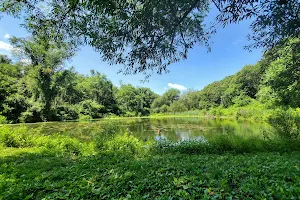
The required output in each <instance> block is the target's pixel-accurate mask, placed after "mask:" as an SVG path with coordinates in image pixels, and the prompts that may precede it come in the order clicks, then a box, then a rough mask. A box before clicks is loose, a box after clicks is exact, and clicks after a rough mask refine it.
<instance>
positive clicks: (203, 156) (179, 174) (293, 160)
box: [0, 123, 300, 200]
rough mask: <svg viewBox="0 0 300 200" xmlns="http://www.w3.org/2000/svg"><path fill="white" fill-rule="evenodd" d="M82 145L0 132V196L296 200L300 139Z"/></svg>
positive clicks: (127, 138) (22, 131) (98, 139)
mask: <svg viewBox="0 0 300 200" xmlns="http://www.w3.org/2000/svg"><path fill="white" fill-rule="evenodd" d="M91 137H92V138H91V140H88V141H87V140H81V139H80V138H74V137H71V136H63V135H57V134H54V135H43V134H41V133H39V132H38V131H36V132H29V130H27V129H26V128H24V127H21V128H19V129H10V128H8V127H1V129H0V139H1V140H0V145H1V147H0V199H5V200H6V199H299V198H300V148H299V146H300V145H299V140H290V141H283V140H279V139H276V138H273V139H262V138H251V137H249V138H241V137H235V136H234V135H229V134H220V136H219V137H214V138H207V141H204V140H202V141H189V142H181V143H176V142H168V141H161V142H154V141H147V142H144V141H140V140H138V139H137V138H135V137H134V136H133V135H131V134H130V133H123V132H122V131H121V130H119V129H118V128H117V127H116V126H114V124H113V123H112V124H106V126H105V128H104V129H103V130H102V131H101V132H99V133H98V134H95V135H93V136H91Z"/></svg>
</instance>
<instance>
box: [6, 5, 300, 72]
mask: <svg viewBox="0 0 300 200" xmlns="http://www.w3.org/2000/svg"><path fill="white" fill-rule="evenodd" d="M212 3H213V4H214V5H215V6H216V7H217V8H218V10H219V12H220V13H219V15H218V17H217V18H216V23H215V26H213V27H211V28H208V29H207V30H205V29H204V24H203V20H204V17H205V16H206V14H207V13H208V10H209V9H208V8H209V1H208V0H201V1H200V0H151V1H148V0H130V1H129V0H126V1H120V0H116V1H112V0H89V1H79V0H61V1H57V0H49V1H47V2H46V3H45V1H42V0H26V1H17V0H13V1H12V0H2V3H1V4H0V11H2V13H5V14H10V15H13V16H19V17H22V18H23V19H25V22H26V23H25V27H26V28H27V29H28V30H29V31H31V32H32V33H33V34H34V35H37V34H40V32H41V31H42V33H43V34H45V33H46V34H47V35H49V36H50V37H53V38H55V39H56V40H60V41H62V40H67V41H70V42H72V43H73V44H83V43H85V44H89V45H91V46H92V47H93V48H94V49H95V50H96V51H98V52H100V53H101V55H102V56H103V59H104V60H105V61H108V62H109V63H111V64H125V67H124V69H123V72H124V73H125V74H131V73H138V72H146V71H147V70H153V71H156V72H158V73H162V72H163V71H166V70H167V66H168V65H169V64H171V63H174V62H177V61H179V60H180V59H185V58H186V57H187V52H188V50H189V49H191V48H192V47H193V46H194V45H196V44H197V43H201V44H205V45H206V46H209V42H208V39H209V37H210V33H213V32H215V31H216V27H217V26H218V25H219V24H221V25H223V26H226V25H227V24H230V23H238V22H240V21H241V20H244V19H247V18H252V19H253V22H252V24H251V28H252V34H251V35H250V36H249V39H251V40H253V41H254V43H253V45H251V46H250V47H249V49H251V48H253V47H254V48H255V47H263V48H265V49H270V48H271V47H274V45H275V44H277V43H278V42H280V41H282V40H284V39H286V38H288V37H298V36H299V33H300V29H299V27H300V14H299V13H300V12H299V10H300V3H299V0H247V1H246V0H213V1H212Z"/></svg>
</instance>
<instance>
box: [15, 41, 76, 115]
mask: <svg viewBox="0 0 300 200" xmlns="http://www.w3.org/2000/svg"><path fill="white" fill-rule="evenodd" d="M11 43H12V45H13V47H14V49H17V50H18V51H17V53H18V54H19V56H21V58H23V59H29V60H30V62H31V66H32V67H31V70H30V71H31V73H30V75H31V78H32V79H33V81H34V82H35V84H34V88H32V89H33V90H32V92H33V98H35V100H40V102H41V103H42V104H43V109H42V110H43V118H44V120H51V119H52V117H53V116H52V109H51V107H52V103H53V101H54V99H55V97H56V95H57V92H58V85H59V84H60V83H61V82H62V81H63V80H62V79H63V78H64V76H63V75H62V74H59V73H57V71H59V70H61V69H62V68H63V65H64V62H65V61H66V60H67V59H69V58H70V57H71V56H72V55H73V53H74V52H73V50H72V48H71V47H70V46H69V45H68V44H67V43H63V42H59V43H57V42H54V41H51V40H50V39H49V38H48V37H47V36H43V37H31V38H29V39H23V38H16V37H13V38H11Z"/></svg>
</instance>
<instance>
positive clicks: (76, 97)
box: [0, 38, 300, 123]
mask: <svg viewBox="0 0 300 200" xmlns="http://www.w3.org/2000/svg"><path fill="white" fill-rule="evenodd" d="M12 44H13V45H14V46H15V48H17V49H19V50H21V51H19V53H18V55H19V57H20V58H21V59H20V60H21V61H22V60H26V59H27V60H29V61H30V64H28V63H27V64H24V63H22V62H14V63H13V62H12V61H11V60H10V59H9V58H7V57H6V56H1V59H0V61H1V63H0V65H1V68H0V82H1V87H0V112H1V115H2V116H1V118H0V119H1V120H0V121H1V123H5V122H37V121H53V120H55V121H61V120H73V119H92V118H101V117H103V116H108V115H119V116H145V115H149V114H155V113H173V114H175V113H183V112H191V111H195V110H198V111H199V110H201V112H198V114H204V115H205V114H207V113H209V114H211V115H229V116H236V117H238V118H239V117H244V118H249V117H251V116H255V117H258V118H262V117H268V116H269V115H270V114H271V110H272V109H275V108H284V109H285V108H288V107H292V108H298V107H300V96H299V94H300V85H299V80H300V75H299V74H300V73H299V71H300V63H299V61H300V51H299V49H300V39H299V38H290V39H289V40H286V42H285V43H280V44H278V45H277V46H275V47H274V48H273V49H271V50H270V51H267V52H266V53H265V54H264V57H263V58H262V59H261V60H260V61H259V62H258V63H257V64H255V65H247V66H245V67H244V68H243V69H242V70H241V71H239V72H238V73H236V74H234V75H232V76H228V77H226V78H224V79H223V80H221V81H217V82H214V83H212V84H209V85H208V86H206V87H205V88H204V89H202V90H201V91H192V90H188V91H186V92H184V93H181V92H180V91H179V90H176V89H170V90H168V91H166V92H165V93H164V94H163V95H161V96H159V95H157V94H155V93H154V92H152V91H151V90H150V89H149V88H142V87H138V88H136V87H134V86H132V85H124V84H123V85H121V86H120V87H119V88H118V87H115V86H113V84H112V82H111V81H109V80H108V79H107V78H106V76H105V75H103V74H100V73H99V72H95V71H93V70H92V71H91V73H90V75H88V76H87V75H81V74H78V73H77V72H75V71H74V69H73V68H69V69H66V68H64V63H65V60H67V59H68V58H70V57H71V56H72V54H73V50H72V48H70V47H68V46H67V45H66V44H64V43H61V44H60V45H58V44H56V43H53V42H49V41H47V40H45V39H40V38H30V39H27V40H25V39H19V38H13V39H12ZM265 111H266V112H265ZM262 112H265V113H262Z"/></svg>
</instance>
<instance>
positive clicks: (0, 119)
mask: <svg viewBox="0 0 300 200" xmlns="http://www.w3.org/2000/svg"><path fill="white" fill-rule="evenodd" d="M0 124H7V119H6V117H4V116H2V115H0Z"/></svg>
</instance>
